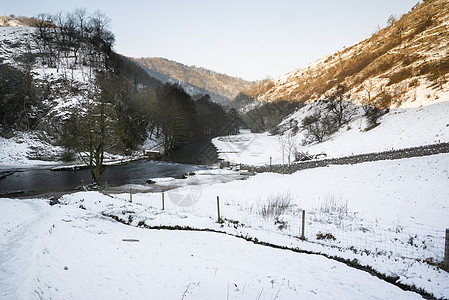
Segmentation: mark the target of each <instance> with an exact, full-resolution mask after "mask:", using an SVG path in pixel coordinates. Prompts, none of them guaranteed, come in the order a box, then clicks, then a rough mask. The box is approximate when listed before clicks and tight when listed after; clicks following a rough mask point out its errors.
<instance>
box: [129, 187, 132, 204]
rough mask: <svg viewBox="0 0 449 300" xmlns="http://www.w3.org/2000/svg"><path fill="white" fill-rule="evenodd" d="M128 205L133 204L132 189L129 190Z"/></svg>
mask: <svg viewBox="0 0 449 300" xmlns="http://www.w3.org/2000/svg"><path fill="white" fill-rule="evenodd" d="M129 203H133V189H132V188H130V189H129Z"/></svg>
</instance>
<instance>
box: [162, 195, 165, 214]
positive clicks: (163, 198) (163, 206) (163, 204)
mask: <svg viewBox="0 0 449 300" xmlns="http://www.w3.org/2000/svg"><path fill="white" fill-rule="evenodd" d="M164 209H165V197H164V193H162V210H164Z"/></svg>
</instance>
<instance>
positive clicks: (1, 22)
mask: <svg viewBox="0 0 449 300" xmlns="http://www.w3.org/2000/svg"><path fill="white" fill-rule="evenodd" d="M33 26H34V19H33V18H29V17H22V16H18V17H16V16H15V15H9V16H0V27H33Z"/></svg>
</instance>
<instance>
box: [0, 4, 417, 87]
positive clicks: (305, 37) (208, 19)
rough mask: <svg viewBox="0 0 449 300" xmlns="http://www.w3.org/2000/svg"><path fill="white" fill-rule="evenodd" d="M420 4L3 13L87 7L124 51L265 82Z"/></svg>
mask: <svg viewBox="0 0 449 300" xmlns="http://www.w3.org/2000/svg"><path fill="white" fill-rule="evenodd" d="M417 2H418V0H339V1H336V0H315V1H310V0H309V1H305V0H296V1H295V0H276V1H274V0H272V1H265V0H226V1H213V0H188V1H181V0H159V1H155V0H128V1H126V0H121V1H117V0H71V1H61V0H39V1H35V0H32V1H31V0H27V1H23V0H0V15H10V14H15V15H17V16H34V15H37V14H38V13H56V12H58V11H63V12H65V11H72V10H74V9H75V8H87V10H88V12H90V13H92V12H94V11H95V10H101V11H102V12H104V13H105V14H106V15H107V16H108V17H109V18H110V19H111V21H112V22H111V25H112V31H113V32H114V34H115V36H116V44H115V50H116V52H118V53H120V54H123V55H126V56H133V57H165V58H168V59H171V60H175V61H178V62H181V63H183V64H186V65H196V66H197V67H205V68H208V69H211V70H214V71H217V72H220V73H226V74H228V75H232V76H237V77H241V78H244V79H247V80H259V79H264V78H266V77H271V78H276V77H278V76H280V75H283V74H285V73H287V72H290V71H293V70H295V69H297V68H301V67H304V66H306V65H307V64H309V63H312V62H314V61H315V60H317V59H319V58H321V57H323V56H325V55H327V54H331V53H333V52H335V51H337V50H340V49H342V48H343V47H344V46H350V45H352V44H354V43H357V42H358V41H361V40H363V39H365V38H367V37H369V36H370V35H371V34H372V33H373V32H374V31H375V29H376V26H377V25H381V26H385V24H386V21H387V19H388V17H389V16H390V15H393V14H394V15H397V16H400V15H402V14H404V13H407V12H408V11H409V10H410V9H411V8H412V7H413V6H414V5H415V4H416V3H417Z"/></svg>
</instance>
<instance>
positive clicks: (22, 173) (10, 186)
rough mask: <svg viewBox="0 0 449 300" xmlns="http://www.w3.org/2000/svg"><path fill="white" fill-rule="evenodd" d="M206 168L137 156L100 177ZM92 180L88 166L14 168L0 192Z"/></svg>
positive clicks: (128, 179) (119, 181)
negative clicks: (56, 168) (79, 168)
mask: <svg viewBox="0 0 449 300" xmlns="http://www.w3.org/2000/svg"><path fill="white" fill-rule="evenodd" d="M205 169H208V167H207V166H201V165H191V164H181V163H174V162H163V161H152V160H139V161H134V162H131V163H129V164H125V165H120V166H111V167H109V168H107V169H106V170H105V171H104V173H103V174H102V177H101V178H102V181H103V182H107V184H108V185H110V186H120V185H125V184H142V185H145V184H146V180H148V179H152V178H161V177H175V176H179V175H181V174H185V173H189V172H196V171H198V170H205ZM82 182H83V183H84V184H88V183H90V182H91V175H90V172H89V170H88V169H81V170H77V171H71V170H64V171H57V172H56V171H52V170H51V169H50V168H45V167H41V168H33V169H22V170H18V171H17V170H16V171H15V172H14V173H13V174H11V175H9V176H6V177H4V178H2V179H0V196H7V195H38V194H44V193H48V192H64V191H74V190H75V189H76V187H78V186H80V185H81V183H82Z"/></svg>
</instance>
